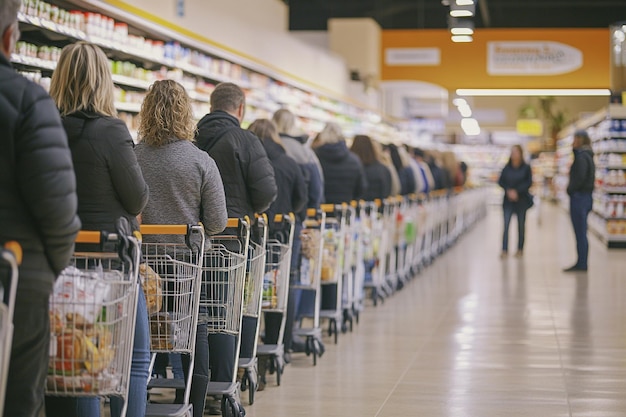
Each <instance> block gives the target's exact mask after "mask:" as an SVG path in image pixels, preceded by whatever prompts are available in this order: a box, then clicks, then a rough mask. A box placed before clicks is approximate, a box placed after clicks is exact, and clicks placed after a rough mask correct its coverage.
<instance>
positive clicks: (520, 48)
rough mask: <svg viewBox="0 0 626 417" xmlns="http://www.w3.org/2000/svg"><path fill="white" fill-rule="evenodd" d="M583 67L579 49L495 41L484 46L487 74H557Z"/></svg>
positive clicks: (550, 44) (544, 44)
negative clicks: (485, 48) (485, 47)
mask: <svg viewBox="0 0 626 417" xmlns="http://www.w3.org/2000/svg"><path fill="white" fill-rule="evenodd" d="M582 65H583V54H582V52H581V51H580V50H579V49H576V48H574V47H572V46H570V45H566V44H564V43H560V42H550V41H497V42H488V43H487V73H488V74H489V75H531V76H532V75H558V74H566V73H568V72H572V71H576V70H577V69H579V68H581V67H582Z"/></svg>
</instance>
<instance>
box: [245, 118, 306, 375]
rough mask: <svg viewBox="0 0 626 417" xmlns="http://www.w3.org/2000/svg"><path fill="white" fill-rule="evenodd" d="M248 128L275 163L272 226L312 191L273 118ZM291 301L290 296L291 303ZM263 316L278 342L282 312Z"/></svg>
mask: <svg viewBox="0 0 626 417" xmlns="http://www.w3.org/2000/svg"><path fill="white" fill-rule="evenodd" d="M248 129H249V130H250V131H251V132H253V133H254V134H255V135H257V136H258V137H259V139H261V142H262V143H263V146H264V147H265V150H266V152H267V156H268V157H269V158H270V161H271V163H272V166H273V167H274V174H275V176H276V184H277V185H278V196H277V197H276V200H275V201H274V202H273V203H272V205H271V206H270V208H269V209H268V210H267V212H266V214H267V216H268V219H269V223H270V226H271V225H272V224H273V221H274V220H273V219H274V217H275V215H276V214H288V213H299V212H301V211H303V210H304V209H305V208H306V204H307V200H308V199H309V197H310V195H309V193H308V191H307V185H306V182H305V180H304V174H303V172H302V169H301V166H300V165H298V163H297V162H296V161H294V160H293V159H291V158H290V157H289V156H287V154H286V152H285V148H284V147H283V145H282V141H281V138H280V136H279V135H278V129H277V128H276V125H275V124H274V122H272V121H271V120H267V119H259V120H256V121H255V122H254V123H252V124H251V125H250V127H249V128H248ZM272 232H273V231H272V228H271V227H270V234H272ZM296 239H298V240H299V237H298V238H295V237H294V241H296ZM292 250H293V249H292ZM291 295H292V294H290V296H291ZM296 297H297V296H296ZM289 301H290V300H289V299H288V303H289ZM294 308H295V305H294V307H292V309H289V308H288V309H287V318H286V322H285V333H284V338H283V342H284V343H285V344H286V345H287V346H288V347H289V348H291V340H292V333H293V314H294V311H295V310H294ZM264 319H265V339H264V342H265V343H266V344H277V343H278V336H279V333H280V327H281V323H282V313H275V312H266V313H265V315H264ZM259 370H260V371H261V375H264V370H265V363H259Z"/></svg>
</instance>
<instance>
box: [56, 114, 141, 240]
mask: <svg viewBox="0 0 626 417" xmlns="http://www.w3.org/2000/svg"><path fill="white" fill-rule="evenodd" d="M63 127H64V128H65V132H66V133H67V139H68V142H69V145H70V149H71V150H72V160H73V162H74V169H75V171H76V192H77V194H78V215H79V216H80V220H81V221H82V222H83V229H84V230H107V231H114V230H115V222H116V221H117V219H119V218H120V217H126V218H127V219H128V221H129V222H130V223H131V225H132V226H133V228H135V229H136V228H138V227H139V225H138V224H137V220H136V216H137V215H138V214H139V213H141V211H142V210H143V208H144V207H145V206H146V203H147V202H148V186H147V185H146V182H145V181H144V179H143V175H142V174H141V168H140V167H139V163H138V162H137V157H136V156H135V152H134V150H133V147H134V145H133V140H132V138H131V137H130V133H129V132H128V128H127V127H126V125H125V124H124V122H123V121H121V120H119V119H116V118H114V117H107V116H103V115H101V114H97V113H87V112H77V113H74V114H71V115H69V116H66V117H64V118H63Z"/></svg>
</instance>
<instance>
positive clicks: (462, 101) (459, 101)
mask: <svg viewBox="0 0 626 417" xmlns="http://www.w3.org/2000/svg"><path fill="white" fill-rule="evenodd" d="M452 104H454V105H455V106H457V107H459V106H467V105H468V104H467V100H465V99H464V98H455V99H454V100H452Z"/></svg>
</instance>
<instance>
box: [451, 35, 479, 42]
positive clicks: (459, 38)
mask: <svg viewBox="0 0 626 417" xmlns="http://www.w3.org/2000/svg"><path fill="white" fill-rule="evenodd" d="M473 40H474V39H473V38H472V37H471V36H469V35H452V42H456V43H464V42H472V41H473Z"/></svg>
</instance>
